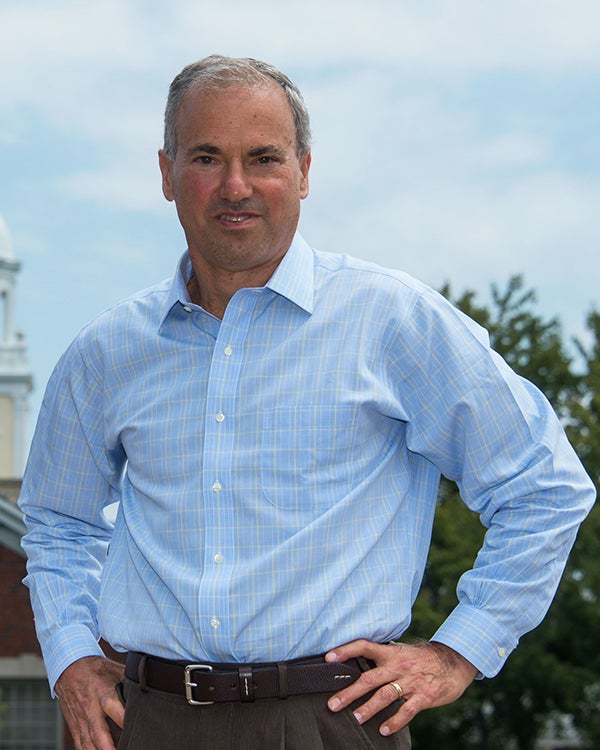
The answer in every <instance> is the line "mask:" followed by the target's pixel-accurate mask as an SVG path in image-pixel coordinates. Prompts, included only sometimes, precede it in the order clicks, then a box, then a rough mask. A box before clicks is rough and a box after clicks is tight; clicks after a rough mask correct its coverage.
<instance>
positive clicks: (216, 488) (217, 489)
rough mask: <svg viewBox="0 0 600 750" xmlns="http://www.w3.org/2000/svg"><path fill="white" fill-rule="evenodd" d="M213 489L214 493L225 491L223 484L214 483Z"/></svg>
mask: <svg viewBox="0 0 600 750" xmlns="http://www.w3.org/2000/svg"><path fill="white" fill-rule="evenodd" d="M212 488H213V492H220V491H221V490H222V489H223V487H222V485H221V482H214V483H213V486H212Z"/></svg>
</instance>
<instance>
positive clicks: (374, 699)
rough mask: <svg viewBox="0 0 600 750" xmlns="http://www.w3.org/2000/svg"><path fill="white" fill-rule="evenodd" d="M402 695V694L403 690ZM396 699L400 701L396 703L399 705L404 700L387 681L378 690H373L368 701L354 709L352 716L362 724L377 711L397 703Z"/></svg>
mask: <svg viewBox="0 0 600 750" xmlns="http://www.w3.org/2000/svg"><path fill="white" fill-rule="evenodd" d="M402 695H404V692H403V693H402ZM398 700H401V703H399V704H398V705H399V706H401V705H402V704H403V703H405V702H406V701H405V699H404V698H400V696H399V694H398V690H397V689H396V688H395V687H394V685H392V684H391V683H389V682H387V683H386V684H385V685H382V686H381V687H380V688H379V690H377V691H375V693H373V695H372V696H371V697H370V698H369V700H368V701H366V702H365V703H363V705H362V706H359V707H358V708H357V709H355V711H354V717H355V718H356V720H357V721H358V723H359V724H364V723H365V722H366V721H369V719H371V718H372V717H373V716H375V714H377V713H379V711H382V710H383V709H384V708H387V707H388V706H391V705H392V704H394V703H397V702H398Z"/></svg>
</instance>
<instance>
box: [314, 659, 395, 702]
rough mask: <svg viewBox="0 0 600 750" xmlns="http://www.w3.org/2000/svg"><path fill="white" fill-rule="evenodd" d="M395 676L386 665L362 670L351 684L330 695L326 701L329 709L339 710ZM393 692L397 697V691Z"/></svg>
mask: <svg viewBox="0 0 600 750" xmlns="http://www.w3.org/2000/svg"><path fill="white" fill-rule="evenodd" d="M395 676H396V675H394V674H393V673H391V672H390V671H389V669H387V668H386V667H376V668H375V669H369V670H367V671H366V672H363V673H362V674H361V675H360V677H358V678H357V679H356V680H355V681H354V682H353V683H352V684H351V685H348V687H346V688H344V689H343V690H340V691H339V692H338V693H335V695H332V696H331V698H330V699H329V701H328V702H327V705H328V706H329V708H330V710H331V711H341V710H342V709H343V708H346V706H349V705H350V704H351V703H354V701H356V700H358V699H359V698H362V697H363V696H365V695H367V694H368V693H372V692H373V691H374V690H377V688H380V687H381V686H382V685H386V684H387V683H389V682H390V681H391V680H393V679H394V677H395ZM392 690H393V688H392ZM394 692H395V691H394ZM395 694H396V697H397V693H395ZM389 703H391V700H390V701H388V704H386V705H389Z"/></svg>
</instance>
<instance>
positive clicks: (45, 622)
mask: <svg viewBox="0 0 600 750" xmlns="http://www.w3.org/2000/svg"><path fill="white" fill-rule="evenodd" d="M103 399H104V393H103V387H102V379H101V376H100V373H99V372H98V371H97V369H96V368H92V367H91V366H90V363H89V362H87V363H86V362H85V361H84V359H83V358H82V356H81V352H80V347H79V342H78V341H76V342H75V343H74V344H72V345H71V347H70V348H69V349H68V350H67V352H66V353H65V355H64V356H63V357H62V358H61V360H60V362H59V363H58V365H57V367H56V369H55V370H54V372H53V374H52V376H51V378H50V380H49V383H48V386H47V389H46V393H45V396H44V400H43V403H42V407H41V410H40V415H39V419H38V423H37V426H36V431H35V435H34V439H33V442H32V447H31V451H30V455H29V460H28V464H27V468H26V471H25V475H24V479H23V486H22V491H21V496H20V499H19V505H20V507H21V509H22V510H23V513H24V520H25V524H26V526H27V529H28V531H27V534H26V535H25V536H24V538H23V542H22V545H23V548H24V550H25V551H26V553H27V556H28V566H27V571H28V575H27V577H26V578H25V581H24V582H25V584H26V585H27V586H28V587H29V588H30V591H31V601H32V607H33V611H34V615H35V624H36V631H37V635H38V639H39V641H40V645H41V648H42V653H43V656H44V661H45V664H46V669H47V672H48V678H49V682H50V685H51V687H52V688H54V685H55V683H56V680H57V679H58V677H59V676H60V675H61V673H62V672H63V671H64V669H66V667H67V666H68V665H69V664H71V663H72V662H74V661H75V660H77V659H79V658H81V657H83V656H91V655H100V654H102V650H101V649H100V646H99V645H98V640H99V634H98V628H97V606H98V596H99V590H100V578H101V572H102V566H103V563H104V560H105V558H106V555H107V551H108V544H109V540H110V537H111V531H112V528H113V526H112V523H111V522H110V521H109V520H108V518H107V516H106V514H105V509H106V507H107V506H108V505H110V504H111V503H114V502H117V501H118V500H119V489H118V488H119V477H120V474H121V471H122V467H123V464H124V458H123V453H122V450H121V449H120V448H119V447H116V448H115V449H114V450H109V449H108V448H107V446H106V445H105V443H104V435H103V416H102V415H103Z"/></svg>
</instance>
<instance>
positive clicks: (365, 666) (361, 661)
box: [356, 656, 376, 672]
mask: <svg viewBox="0 0 600 750" xmlns="http://www.w3.org/2000/svg"><path fill="white" fill-rule="evenodd" d="M356 661H357V662H358V666H359V667H360V669H361V672H368V671H369V670H370V669H374V668H375V666H376V665H375V664H374V663H373V662H369V660H368V659H365V657H364V656H357V657H356Z"/></svg>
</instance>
